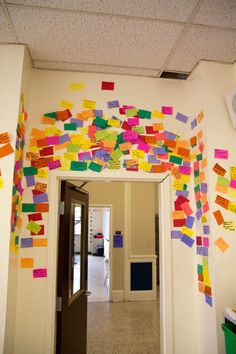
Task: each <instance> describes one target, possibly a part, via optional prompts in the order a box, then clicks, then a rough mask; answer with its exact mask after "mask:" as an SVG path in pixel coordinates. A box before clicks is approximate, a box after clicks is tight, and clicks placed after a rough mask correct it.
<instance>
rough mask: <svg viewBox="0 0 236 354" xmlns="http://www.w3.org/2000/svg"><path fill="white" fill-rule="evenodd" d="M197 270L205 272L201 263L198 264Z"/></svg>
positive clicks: (199, 272) (200, 272)
mask: <svg viewBox="0 0 236 354" xmlns="http://www.w3.org/2000/svg"><path fill="white" fill-rule="evenodd" d="M197 272H198V274H203V268H202V265H201V264H198V265H197Z"/></svg>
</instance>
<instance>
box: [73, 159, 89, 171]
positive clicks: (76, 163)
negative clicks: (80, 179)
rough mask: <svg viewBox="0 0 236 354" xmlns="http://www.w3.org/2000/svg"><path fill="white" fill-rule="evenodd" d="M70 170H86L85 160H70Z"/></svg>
mask: <svg viewBox="0 0 236 354" xmlns="http://www.w3.org/2000/svg"><path fill="white" fill-rule="evenodd" d="M70 169H71V171H86V170H87V162H85V161H81V162H79V161H71V164H70Z"/></svg>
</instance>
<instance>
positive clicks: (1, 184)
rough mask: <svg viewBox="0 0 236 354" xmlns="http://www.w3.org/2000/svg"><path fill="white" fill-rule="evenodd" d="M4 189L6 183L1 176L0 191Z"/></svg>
mask: <svg viewBox="0 0 236 354" xmlns="http://www.w3.org/2000/svg"><path fill="white" fill-rule="evenodd" d="M3 188H4V182H3V178H2V176H0V189H3Z"/></svg>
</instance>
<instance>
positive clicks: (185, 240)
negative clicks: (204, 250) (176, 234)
mask: <svg viewBox="0 0 236 354" xmlns="http://www.w3.org/2000/svg"><path fill="white" fill-rule="evenodd" d="M181 242H183V243H185V245H187V246H188V247H192V245H193V244H194V239H192V238H191V237H189V236H187V235H184V234H183V236H182V238H181Z"/></svg>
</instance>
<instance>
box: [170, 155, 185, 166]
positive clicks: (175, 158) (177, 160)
mask: <svg viewBox="0 0 236 354" xmlns="http://www.w3.org/2000/svg"><path fill="white" fill-rule="evenodd" d="M169 161H170V162H173V163H175V164H177V165H181V164H182V158H181V157H178V156H175V155H170V158H169Z"/></svg>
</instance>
